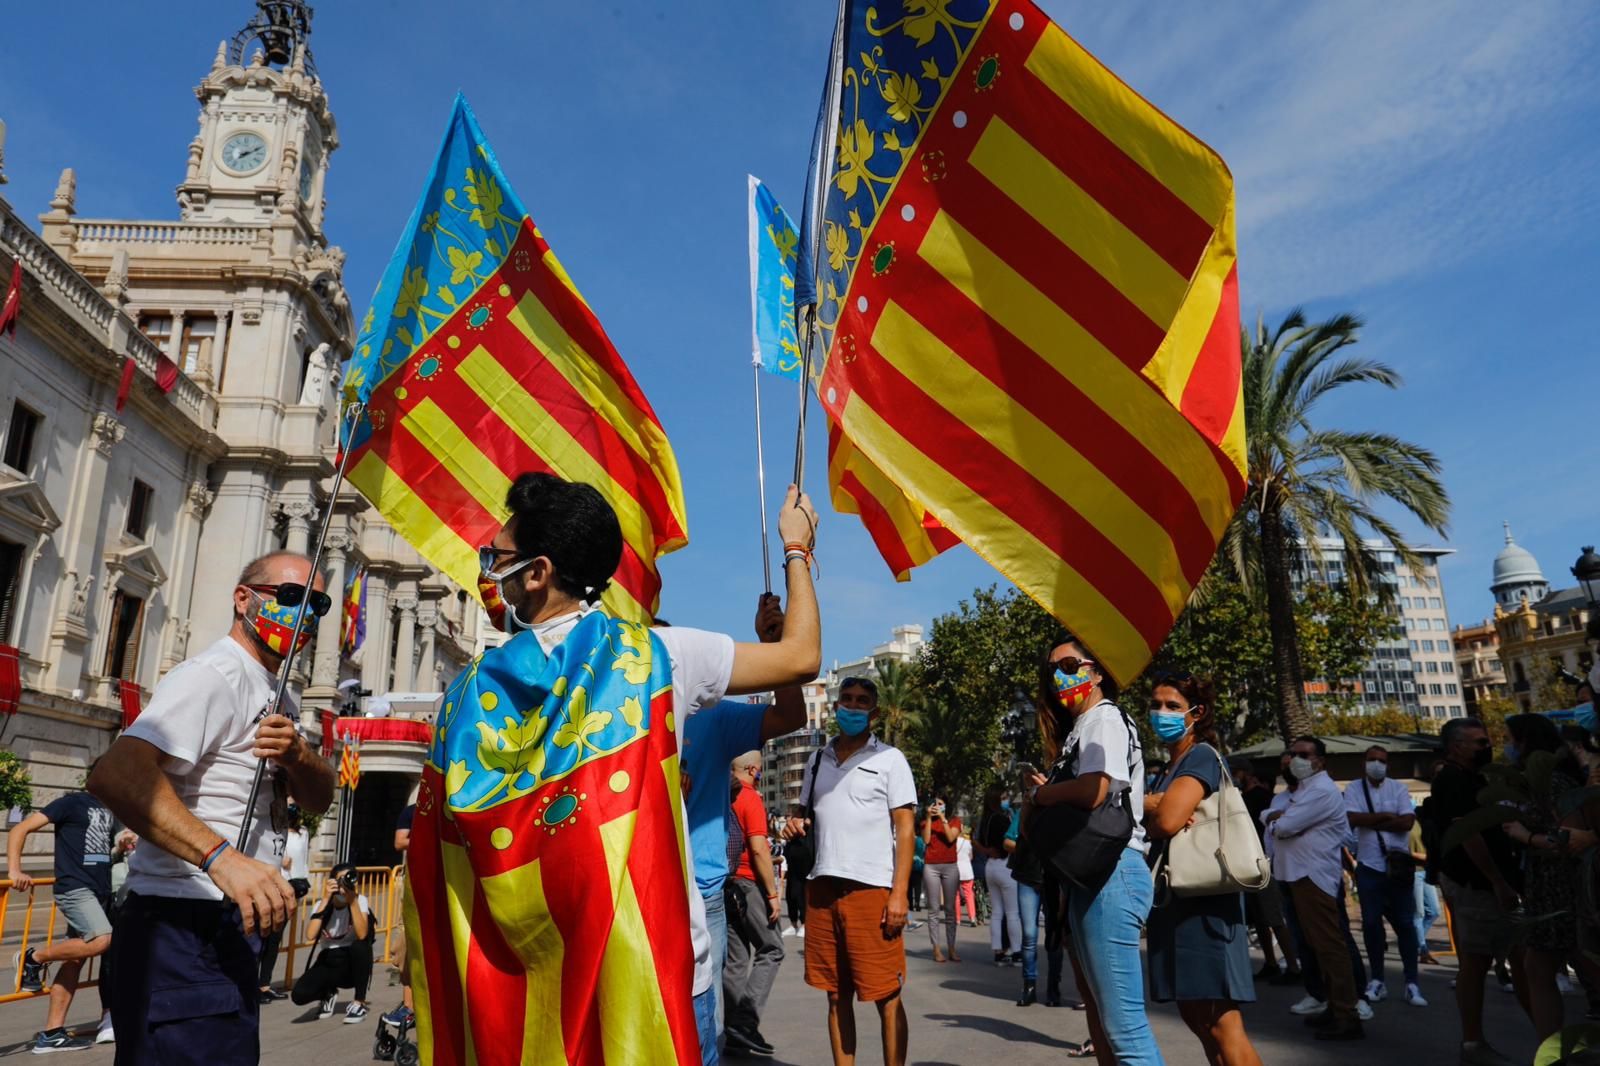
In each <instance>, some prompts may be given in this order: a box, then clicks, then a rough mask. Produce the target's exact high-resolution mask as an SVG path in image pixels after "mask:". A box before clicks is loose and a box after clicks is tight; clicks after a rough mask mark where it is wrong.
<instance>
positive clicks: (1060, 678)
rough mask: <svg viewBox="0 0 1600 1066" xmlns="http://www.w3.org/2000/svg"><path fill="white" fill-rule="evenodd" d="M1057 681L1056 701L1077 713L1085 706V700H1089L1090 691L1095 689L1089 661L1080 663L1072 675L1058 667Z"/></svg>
mask: <svg viewBox="0 0 1600 1066" xmlns="http://www.w3.org/2000/svg"><path fill="white" fill-rule="evenodd" d="M1055 680H1056V699H1058V700H1060V701H1061V706H1062V707H1064V708H1066V709H1067V710H1068V711H1076V710H1077V709H1078V708H1079V707H1081V706H1083V702H1084V700H1087V699H1088V698H1089V693H1090V691H1092V690H1093V689H1094V675H1093V674H1091V673H1090V672H1089V663H1088V661H1087V660H1083V661H1078V662H1077V669H1076V670H1074V671H1073V672H1072V673H1070V674H1069V673H1067V672H1066V671H1064V670H1062V669H1061V667H1059V666H1057V667H1056V672H1055Z"/></svg>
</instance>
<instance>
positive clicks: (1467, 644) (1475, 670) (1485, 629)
mask: <svg viewBox="0 0 1600 1066" xmlns="http://www.w3.org/2000/svg"><path fill="white" fill-rule="evenodd" d="M1450 638H1451V640H1453V641H1454V642H1455V646H1456V672H1457V673H1458V674H1460V675H1461V695H1462V698H1463V699H1464V700H1465V701H1466V706H1467V713H1468V714H1470V715H1476V714H1477V713H1478V707H1479V705H1480V704H1482V703H1483V701H1485V700H1489V699H1497V698H1500V697H1504V696H1508V695H1510V694H1511V690H1510V687H1509V686H1508V685H1507V684H1506V667H1505V663H1504V662H1502V661H1501V659H1500V634H1499V632H1498V631H1497V630H1496V629H1495V627H1494V622H1493V621H1492V620H1491V621H1487V622H1479V623H1478V624H1477V625H1472V626H1456V627H1455V629H1454V630H1453V631H1452V632H1451V634H1450Z"/></svg>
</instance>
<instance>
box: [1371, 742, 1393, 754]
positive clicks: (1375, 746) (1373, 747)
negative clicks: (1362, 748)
mask: <svg viewBox="0 0 1600 1066" xmlns="http://www.w3.org/2000/svg"><path fill="white" fill-rule="evenodd" d="M1375 751H1381V752H1383V753H1384V754H1385V755H1387V754H1389V749H1388V748H1386V747H1384V746H1383V745H1382V744H1368V745H1367V752H1366V753H1367V754H1368V755H1371V754H1372V753H1373V752H1375Z"/></svg>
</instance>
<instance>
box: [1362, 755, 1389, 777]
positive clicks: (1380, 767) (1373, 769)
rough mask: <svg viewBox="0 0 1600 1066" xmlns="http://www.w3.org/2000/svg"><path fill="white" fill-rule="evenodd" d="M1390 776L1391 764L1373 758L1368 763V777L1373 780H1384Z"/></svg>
mask: <svg viewBox="0 0 1600 1066" xmlns="http://www.w3.org/2000/svg"><path fill="white" fill-rule="evenodd" d="M1388 776H1389V764H1388V763H1386V762H1379V761H1378V760H1377V759H1373V760H1371V761H1370V762H1368V763H1367V777H1368V778H1369V779H1370V780H1373V781H1382V780H1383V779H1384V778H1386V777H1388Z"/></svg>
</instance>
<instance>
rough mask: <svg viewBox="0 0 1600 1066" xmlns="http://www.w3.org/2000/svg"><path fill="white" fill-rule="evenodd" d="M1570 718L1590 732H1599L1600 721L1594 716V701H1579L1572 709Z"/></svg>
mask: <svg viewBox="0 0 1600 1066" xmlns="http://www.w3.org/2000/svg"><path fill="white" fill-rule="evenodd" d="M1572 720H1573V721H1574V722H1577V723H1578V724H1579V725H1581V726H1583V728H1585V729H1587V730H1588V731H1589V732H1591V733H1600V721H1597V720H1596V719H1595V716H1594V701H1592V700H1591V701H1590V702H1588V703H1580V704H1578V705H1577V706H1576V707H1574V708H1573V709H1572Z"/></svg>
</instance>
